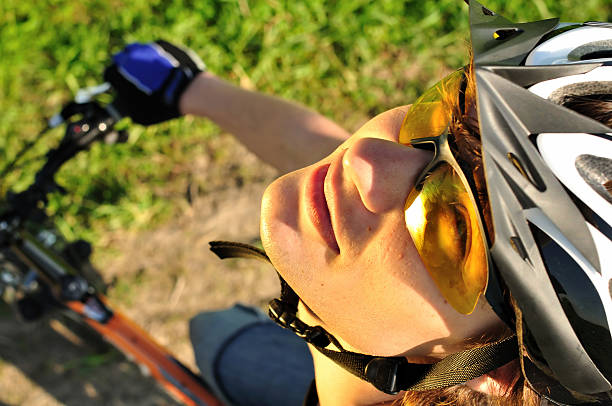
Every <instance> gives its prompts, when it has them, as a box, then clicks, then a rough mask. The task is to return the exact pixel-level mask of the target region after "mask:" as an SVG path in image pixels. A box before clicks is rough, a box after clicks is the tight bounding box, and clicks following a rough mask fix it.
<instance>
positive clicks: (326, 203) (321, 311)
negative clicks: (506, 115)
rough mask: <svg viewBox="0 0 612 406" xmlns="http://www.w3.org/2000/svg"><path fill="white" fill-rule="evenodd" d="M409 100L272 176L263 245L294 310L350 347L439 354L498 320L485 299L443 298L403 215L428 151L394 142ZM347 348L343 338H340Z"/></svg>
mask: <svg viewBox="0 0 612 406" xmlns="http://www.w3.org/2000/svg"><path fill="white" fill-rule="evenodd" d="M407 109H408V107H400V108H397V109H394V110H390V111H387V112H386V113H383V114H381V115H379V116H377V117H375V118H374V119H372V120H371V121H369V122H368V123H367V124H366V125H364V126H363V127H362V128H361V129H360V130H359V131H357V132H356V133H355V134H354V135H353V136H352V137H351V138H350V139H348V140H347V141H346V142H344V143H343V144H342V145H341V146H340V147H339V148H338V149H336V150H335V151H334V152H333V153H332V154H331V155H329V156H328V157H327V158H325V159H323V160H321V161H320V162H317V163H316V164H314V165H311V166H308V167H306V168H303V169H300V170H297V171H295V172H291V173H289V174H287V175H285V176H283V177H281V178H279V179H277V180H276V181H275V182H274V183H272V184H271V185H270V186H269V187H268V189H267V190H266V193H265V194H264V198H263V203H262V220H261V235H262V240H263V244H264V247H265V249H266V252H267V253H268V255H269V256H270V258H271V260H272V263H273V264H274V265H275V267H276V268H277V270H278V271H279V272H280V273H281V274H282V276H283V277H284V278H285V280H286V281H287V283H289V285H290V286H291V287H292V288H293V289H294V290H295V292H296V293H297V294H298V295H299V296H300V298H301V300H302V303H303V305H302V306H301V307H300V318H302V319H303V320H304V321H306V322H307V323H309V324H311V325H321V326H323V327H324V328H325V329H326V330H327V331H329V332H330V333H332V334H333V335H334V336H336V337H337V338H339V339H340V340H341V341H342V342H343V344H346V345H347V347H348V348H349V349H351V350H353V351H358V352H362V353H366V354H373V355H384V356H391V355H406V356H408V357H409V358H413V359H418V358H423V357H430V356H433V357H438V356H443V355H445V354H448V353H454V352H457V351H459V350H461V349H462V348H463V343H464V342H465V340H466V339H467V338H477V337H478V336H480V335H481V334H483V333H485V332H489V331H491V330H494V329H497V328H498V327H500V326H501V324H502V322H501V320H499V319H498V318H497V316H496V315H495V314H494V312H493V310H491V308H490V307H489V305H488V304H487V303H486V301H485V300H484V299H481V300H479V303H478V305H477V306H476V309H475V310H474V312H473V313H472V314H470V315H467V316H466V315H462V314H460V313H458V312H457V311H455V310H454V309H453V308H452V307H451V306H450V305H449V304H448V303H447V302H446V301H445V300H444V298H443V297H442V295H441V294H440V292H439V291H438V289H437V288H436V286H435V284H434V282H433V280H432V279H431V277H430V276H429V274H428V272H427V270H426V269H425V267H424V265H423V263H422V261H421V259H420V257H419V254H418V253H417V251H416V248H415V247H414V244H413V242H412V239H411V237H410V234H409V232H408V230H407V228H406V224H405V220H404V204H405V201H406V197H407V196H408V194H409V192H410V191H411V189H412V188H413V187H414V182H415V181H416V179H417V177H418V176H419V174H420V173H421V171H422V169H423V168H424V166H425V165H426V164H427V163H428V162H429V160H430V159H431V157H432V156H431V154H430V153H429V152H427V151H423V150H418V149H413V148H409V147H406V146H403V145H401V144H398V143H397V137H398V133H399V128H400V125H401V123H402V119H403V117H404V115H405V114H406V111H407ZM345 348H346V347H345Z"/></svg>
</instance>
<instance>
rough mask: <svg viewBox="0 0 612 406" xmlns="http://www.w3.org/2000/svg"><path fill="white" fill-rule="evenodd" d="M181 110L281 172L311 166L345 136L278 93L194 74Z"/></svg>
mask: <svg viewBox="0 0 612 406" xmlns="http://www.w3.org/2000/svg"><path fill="white" fill-rule="evenodd" d="M180 110H181V112H182V113H183V114H194V115H197V116H202V117H207V118H209V119H210V120H212V121H213V122H215V123H216V124H218V125H219V126H220V127H221V128H223V129H224V130H225V131H228V132H230V133H231V134H233V135H234V136H235V137H236V138H238V140H240V141H241V142H242V143H243V144H245V145H246V146H247V147H248V148H249V149H250V150H251V151H253V152H254V153H255V154H256V155H257V156H259V157H260V158H261V159H262V160H264V161H265V162H267V163H269V164H271V165H272V166H274V167H276V168H278V169H279V170H280V171H282V172H289V171H291V170H294V169H298V168H301V167H304V166H306V165H309V164H312V163H314V162H316V161H318V160H319V159H321V158H322V157H324V156H326V155H328V154H329V153H330V152H332V151H333V150H334V149H335V148H336V147H337V146H338V145H340V143H342V141H344V140H345V139H346V138H348V137H349V135H350V134H348V133H347V132H346V131H345V130H344V129H342V128H341V127H340V126H338V125H337V124H336V123H334V122H333V121H331V120H329V119H327V118H326V117H324V116H322V115H321V114H319V113H317V112H315V111H313V110H310V109H307V108H305V107H303V106H301V105H299V104H296V103H293V102H289V101H286V100H283V99H280V98H278V97H274V96H269V95H265V94H262V93H257V92H252V91H249V90H245V89H242V88H240V87H237V86H234V85H232V84H230V83H228V82H226V81H224V80H222V79H219V78H217V77H215V76H214V75H213V74H211V73H209V72H204V73H201V74H199V76H198V77H197V78H196V79H195V80H194V81H193V82H192V84H191V85H190V86H189V88H188V89H187V90H186V91H185V93H184V94H183V96H182V97H181V100H180Z"/></svg>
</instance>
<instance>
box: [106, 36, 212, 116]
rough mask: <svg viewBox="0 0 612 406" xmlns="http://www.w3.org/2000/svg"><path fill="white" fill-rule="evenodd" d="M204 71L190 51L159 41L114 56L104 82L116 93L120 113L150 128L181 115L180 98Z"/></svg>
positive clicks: (127, 49) (200, 63)
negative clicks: (152, 125) (108, 83)
mask: <svg viewBox="0 0 612 406" xmlns="http://www.w3.org/2000/svg"><path fill="white" fill-rule="evenodd" d="M203 70H205V66H204V63H203V62H202V61H201V60H200V58H199V57H198V56H197V55H196V54H195V53H193V52H192V51H191V50H189V49H185V48H181V47H178V46H176V45H173V44H171V43H169V42H167V41H164V40H157V41H155V42H151V43H147V44H142V43H133V44H129V45H128V46H126V47H125V48H124V49H123V50H122V51H121V52H119V53H117V54H115V55H114V56H113V64H112V65H110V66H109V67H108V68H106V71H105V72H104V79H105V80H106V81H108V82H110V84H111V85H112V86H113V88H114V89H115V91H116V92H117V95H118V97H117V99H116V100H115V103H114V104H115V107H116V108H117V109H118V110H119V112H120V113H121V114H123V115H125V116H129V117H131V118H132V120H133V121H134V122H136V123H138V124H143V125H151V124H156V123H160V122H162V121H166V120H170V119H173V118H176V117H179V116H180V115H181V112H180V111H179V100H180V98H181V95H182V94H183V92H184V91H185V90H186V89H187V87H188V86H189V85H190V84H191V82H192V81H193V80H194V79H195V77H196V76H197V75H198V73H200V72H202V71H203Z"/></svg>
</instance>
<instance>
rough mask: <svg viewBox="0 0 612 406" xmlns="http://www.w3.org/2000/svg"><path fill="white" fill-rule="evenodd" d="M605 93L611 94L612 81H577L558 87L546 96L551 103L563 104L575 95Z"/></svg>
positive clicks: (593, 95)
mask: <svg viewBox="0 0 612 406" xmlns="http://www.w3.org/2000/svg"><path fill="white" fill-rule="evenodd" d="M607 95H612V81H602V82H578V83H572V84H569V85H566V86H562V87H560V88H558V89H557V90H555V91H553V92H552V93H551V94H550V96H548V99H549V100H550V101H551V102H553V103H556V104H560V105H564V104H565V103H566V102H567V100H568V99H571V98H572V97H576V96H584V97H587V96H589V97H595V96H600V97H603V96H607Z"/></svg>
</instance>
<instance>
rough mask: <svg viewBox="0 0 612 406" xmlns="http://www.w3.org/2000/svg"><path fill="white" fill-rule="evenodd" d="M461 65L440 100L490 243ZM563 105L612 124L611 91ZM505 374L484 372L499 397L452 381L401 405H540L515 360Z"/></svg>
mask: <svg viewBox="0 0 612 406" xmlns="http://www.w3.org/2000/svg"><path fill="white" fill-rule="evenodd" d="M470 59H471V61H470V64H469V65H468V66H467V67H466V68H465V72H466V79H467V80H466V83H465V87H464V89H463V90H462V94H460V96H459V100H460V101H458V99H457V95H456V94H454V95H450V94H449V95H445V97H444V99H445V101H446V102H447V103H448V105H449V107H450V108H451V111H452V119H451V124H450V132H451V133H452V134H453V143H452V145H451V148H453V152H454V153H455V156H456V157H457V158H458V159H457V161H458V162H459V163H460V164H461V166H462V169H463V171H464V173H465V174H466V175H467V177H468V180H469V181H470V182H471V183H472V186H473V188H474V189H475V190H476V198H477V200H478V202H479V204H480V207H479V209H480V212H481V213H482V216H483V223H484V227H485V229H486V231H487V233H488V235H489V238H490V243H492V242H493V235H494V233H493V222H492V216H491V211H490V210H491V209H490V205H489V201H488V197H487V188H486V180H485V174H484V167H483V162H482V153H481V141H480V128H479V125H478V116H477V110H476V83H475V82H476V80H475V76H474V73H473V60H472V58H470ZM560 104H561V105H563V106H565V107H567V108H570V109H572V110H574V111H576V112H577V113H580V114H583V115H585V116H588V117H590V118H593V119H594V120H597V121H599V122H601V123H602V124H604V125H607V126H608V127H612V95H610V94H604V95H601V94H598V95H566V96H565V97H564V98H563V100H562V102H561V103H560ZM512 333H513V332H512V331H510V330H509V329H507V330H505V331H504V332H502V333H500V334H496V335H491V336H489V337H480V338H479V339H477V340H472V343H471V344H470V343H467V344H466V349H467V348H476V347H479V346H483V345H485V344H488V343H491V342H495V341H498V340H500V339H502V338H505V337H508V336H509V335H511V334H512ZM504 372H505V376H502V377H500V376H497V375H495V371H491V372H489V373H488V374H487V375H490V376H492V377H494V379H496V380H497V381H498V382H500V383H501V384H502V387H504V388H505V391H504V393H503V394H502V395H501V396H493V395H488V394H484V393H481V392H478V391H476V390H473V389H471V388H469V387H468V386H465V385H456V386H452V387H448V388H443V389H436V390H429V391H423V392H407V393H406V395H405V396H404V399H403V400H402V405H404V406H413V405H415V406H416V405H423V406H432V405H439V406H441V405H466V406H468V405H474V406H476V405H494V406H515V405H516V406H519V405H520V406H523V405H527V406H532V405H533V406H536V405H540V402H541V397H540V396H539V395H538V394H537V393H535V392H534V391H533V390H531V388H530V387H529V385H528V383H527V382H526V380H525V378H524V377H523V376H522V374H521V369H520V364H519V363H518V362H514V363H513V365H512V366H511V367H510V368H505V371H504Z"/></svg>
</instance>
